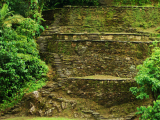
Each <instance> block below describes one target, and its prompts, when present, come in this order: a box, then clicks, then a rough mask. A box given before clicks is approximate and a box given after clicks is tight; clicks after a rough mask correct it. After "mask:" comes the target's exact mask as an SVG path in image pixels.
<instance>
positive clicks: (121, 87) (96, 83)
mask: <svg viewBox="0 0 160 120" xmlns="http://www.w3.org/2000/svg"><path fill="white" fill-rule="evenodd" d="M135 86H137V84H136V82H134V81H133V82H132V81H129V80H124V81H123V80H96V79H94V80H92V79H91V80H86V79H83V78H82V79H76V78H75V79H74V78H72V79H69V78H68V80H67V83H66V88H67V89H68V94H70V95H72V96H75V95H77V96H80V97H83V98H89V99H92V100H94V101H96V102H97V103H99V104H101V105H103V106H105V107H111V106H114V105H119V104H122V103H127V102H131V101H133V100H136V98H135V96H134V95H133V94H132V93H131V92H129V88H130V87H135Z"/></svg>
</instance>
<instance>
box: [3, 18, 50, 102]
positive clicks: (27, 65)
mask: <svg viewBox="0 0 160 120" xmlns="http://www.w3.org/2000/svg"><path fill="white" fill-rule="evenodd" d="M40 28H42V29H43V27H42V26H40V25H39V24H38V23H37V22H36V21H34V20H32V19H31V18H23V17H22V18H21V20H20V19H19V17H15V16H10V17H8V18H6V19H5V20H4V21H3V23H2V34H1V38H0V84H1V86H0V93H1V94H0V102H2V101H5V100H9V98H10V97H13V94H15V93H16V92H17V91H18V90H20V89H21V88H22V87H23V86H24V85H25V84H26V83H27V82H30V81H32V82H34V81H37V80H42V79H43V76H42V75H45V74H46V73H47V72H48V67H47V65H46V64H45V62H43V61H41V60H40V57H39V52H38V50H37V44H36V42H35V40H34V39H33V38H34V36H35V35H36V33H38V32H39V31H40Z"/></svg>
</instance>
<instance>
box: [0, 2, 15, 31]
mask: <svg viewBox="0 0 160 120" xmlns="http://www.w3.org/2000/svg"><path fill="white" fill-rule="evenodd" d="M11 13H12V12H9V9H8V5H7V4H4V5H3V7H2V9H0V29H1V30H2V24H3V23H4V21H5V19H6V18H7V17H8V16H9V15H10V14H11Z"/></svg>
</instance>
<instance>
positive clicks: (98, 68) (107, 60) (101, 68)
mask: <svg viewBox="0 0 160 120" xmlns="http://www.w3.org/2000/svg"><path fill="white" fill-rule="evenodd" d="M149 45H150V44H149V43H119V42H93V41H92V42H91V41H87V42H60V41H50V42H48V50H47V51H49V52H51V53H58V54H59V56H60V58H61V61H62V71H63V73H64V74H65V75H67V76H87V75H95V74H101V75H113V76H119V77H128V78H130V77H134V76H135V75H136V73H137V70H136V66H137V65H139V64H142V63H143V61H144V59H145V58H146V57H147V56H148V55H149V53H151V49H150V48H149ZM43 56H45V55H43ZM50 58H51V56H49V55H48V56H47V58H46V61H50Z"/></svg>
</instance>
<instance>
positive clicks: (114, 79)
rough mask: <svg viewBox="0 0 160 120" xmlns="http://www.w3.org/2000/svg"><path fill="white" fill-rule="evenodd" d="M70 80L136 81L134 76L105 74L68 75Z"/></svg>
mask: <svg viewBox="0 0 160 120" xmlns="http://www.w3.org/2000/svg"><path fill="white" fill-rule="evenodd" d="M68 79H69V80H82V79H83V80H93V81H116V82H117V81H122V82H123V81H130V82H134V81H135V80H134V79H133V78H120V77H114V76H107V75H106V76H105V75H94V76H85V77H68Z"/></svg>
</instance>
